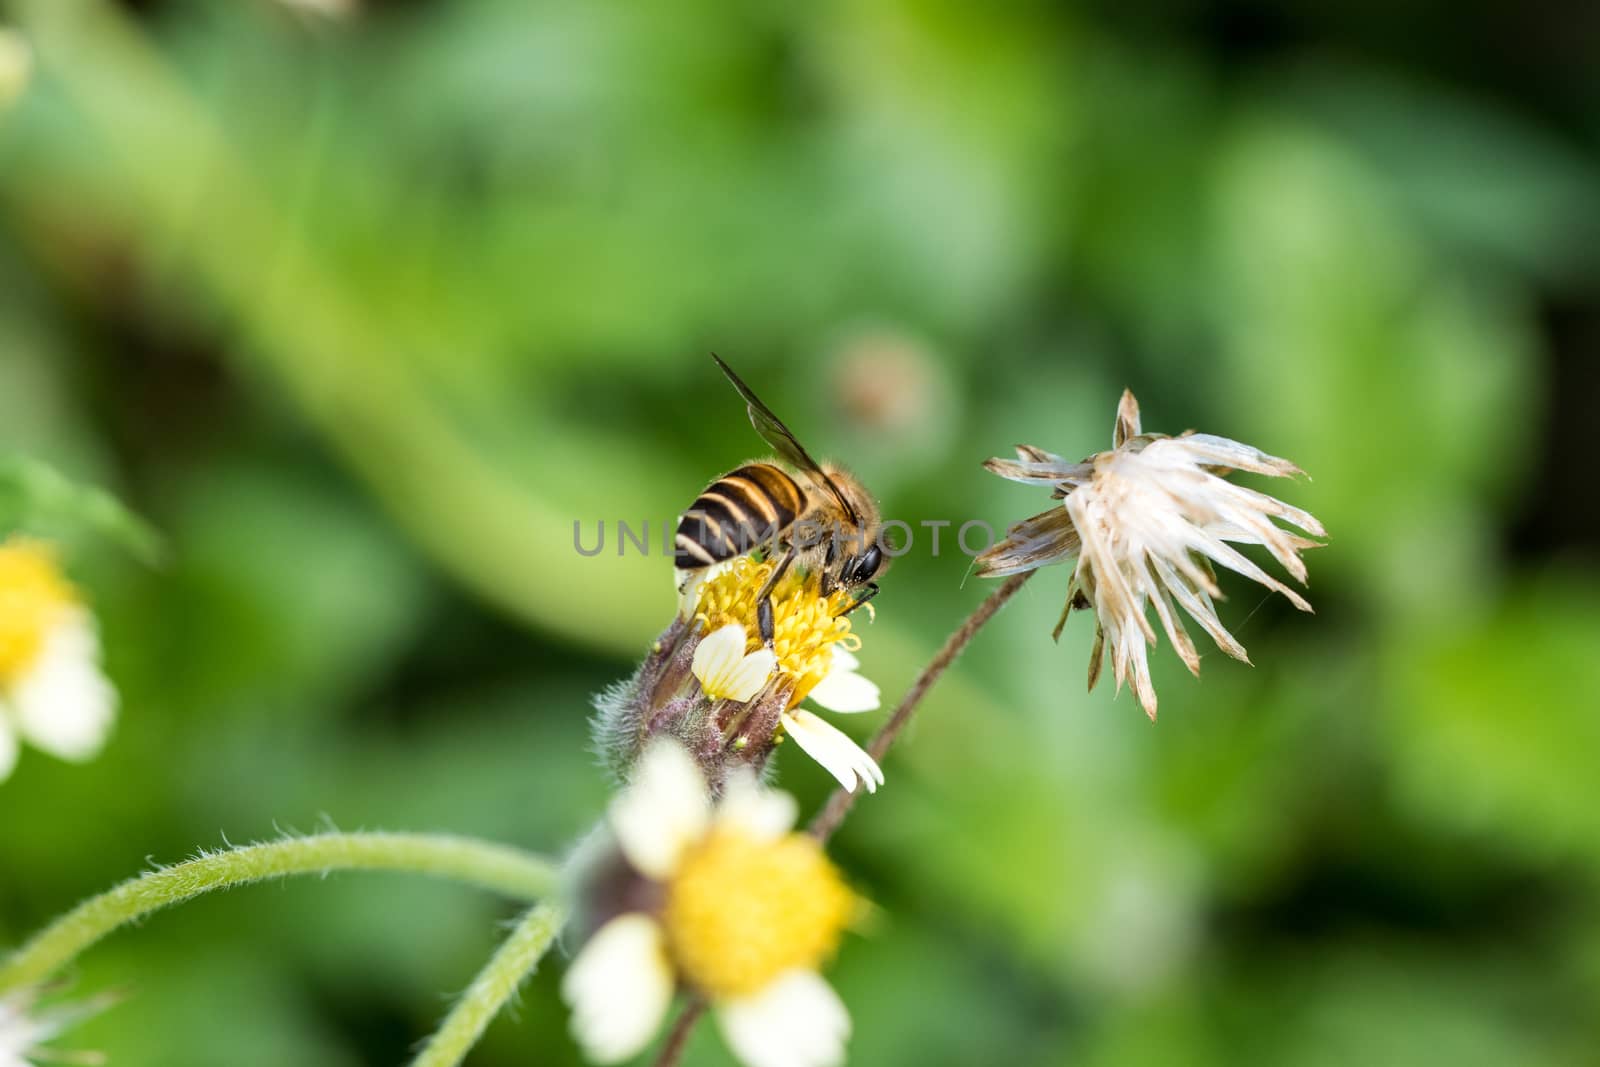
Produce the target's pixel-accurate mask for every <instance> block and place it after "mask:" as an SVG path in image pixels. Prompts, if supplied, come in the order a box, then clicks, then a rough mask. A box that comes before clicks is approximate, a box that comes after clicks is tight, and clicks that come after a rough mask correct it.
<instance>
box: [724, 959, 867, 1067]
mask: <svg viewBox="0 0 1600 1067" xmlns="http://www.w3.org/2000/svg"><path fill="white" fill-rule="evenodd" d="M717 1026H718V1028H719V1029H720V1030H721V1031H722V1037H723V1040H725V1041H727V1043H728V1047H729V1048H731V1049H732V1050H733V1053H734V1055H735V1056H737V1057H738V1059H739V1060H740V1062H742V1063H743V1064H745V1067H838V1065H839V1064H842V1063H843V1062H844V1046H845V1041H846V1040H847V1039H848V1038H849V1037H850V1013H849V1012H848V1011H847V1010H846V1009H845V1006H844V1002H843V1001H842V1000H840V999H839V994H837V993H835V992H834V991H833V987H832V986H830V985H828V983H827V982H824V981H823V980H822V979H821V978H820V977H818V976H817V975H816V973H815V972H813V971H790V972H789V973H788V974H784V975H780V976H779V977H777V978H775V979H773V981H772V982H771V983H769V984H768V985H767V987H766V988H765V989H763V990H761V991H760V992H758V993H754V994H752V995H750V996H748V997H740V998H738V999H735V1000H727V1001H723V1002H721V1003H720V1004H718V1005H717Z"/></svg>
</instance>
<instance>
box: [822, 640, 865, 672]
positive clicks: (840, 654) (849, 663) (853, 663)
mask: <svg viewBox="0 0 1600 1067" xmlns="http://www.w3.org/2000/svg"><path fill="white" fill-rule="evenodd" d="M828 648H829V650H830V651H831V652H832V653H833V666H832V667H830V668H829V670H835V671H853V670H856V669H857V668H859V667H860V666H861V661H860V660H859V659H857V658H856V654H855V653H854V652H851V651H850V650H849V649H848V648H845V647H844V646H843V645H841V644H837V643H835V644H832V645H829V646H828Z"/></svg>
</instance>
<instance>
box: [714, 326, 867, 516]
mask: <svg viewBox="0 0 1600 1067" xmlns="http://www.w3.org/2000/svg"><path fill="white" fill-rule="evenodd" d="M711 358H712V359H714V360H716V361H717V366H719V367H721V368H722V373H723V374H726V375H727V376H728V381H730V382H732V383H733V387H734V388H735V389H737V390H739V395H740V396H742V397H744V401H745V403H746V404H747V405H748V406H749V409H750V425H752V426H754V427H755V428H756V433H758V434H760V435H761V439H762V440H764V441H766V442H767V444H769V445H771V446H772V447H773V448H775V449H777V450H778V455H780V456H782V457H783V458H784V459H786V460H788V461H789V462H790V463H793V464H794V465H795V466H796V467H798V468H800V469H801V470H803V471H805V472H806V473H807V474H809V475H810V476H811V477H813V478H815V479H816V480H817V481H819V482H821V483H822V484H823V485H825V486H827V487H828V491H829V492H830V493H832V494H833V498H834V499H835V500H837V501H838V502H839V506H840V507H841V508H843V509H844V513H845V514H846V515H848V516H849V517H850V521H851V522H853V523H859V522H860V521H861V518H860V516H858V515H857V514H856V509H855V508H853V507H851V506H850V501H848V500H846V499H845V497H844V494H843V493H841V492H840V491H839V487H838V486H837V485H834V484H833V479H832V478H830V477H828V476H827V474H826V473H824V472H823V470H822V467H821V465H819V464H818V463H817V461H816V460H814V459H812V458H811V453H809V452H807V451H806V450H805V446H804V445H802V444H801V443H800V442H799V441H797V440H796V439H795V436H794V434H792V433H790V432H789V427H787V426H785V425H784V424H783V421H782V420H781V419H779V418H778V416H776V415H774V414H773V413H772V409H771V408H769V407H767V405H765V404H763V403H762V402H761V398H760V397H758V396H756V394H755V393H753V392H751V391H750V387H749V386H748V385H746V384H744V381H743V380H742V379H741V378H740V377H739V376H738V375H737V374H735V373H733V368H732V367H730V366H728V365H727V364H726V363H724V362H723V361H722V357H721V356H719V355H717V354H716V353H715V352H713V353H711Z"/></svg>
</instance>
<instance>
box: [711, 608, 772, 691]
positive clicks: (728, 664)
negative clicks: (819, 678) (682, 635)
mask: <svg viewBox="0 0 1600 1067" xmlns="http://www.w3.org/2000/svg"><path fill="white" fill-rule="evenodd" d="M747 643H748V635H747V634H746V632H745V628H744V627H743V626H741V625H740V624H739V623H736V622H730V623H728V625H726V626H724V627H722V628H720V629H718V630H717V631H715V632H714V633H710V634H707V635H706V636H705V638H704V639H703V640H702V641H701V642H700V644H699V645H697V646H696V647H695V650H694V662H693V663H692V664H691V665H690V670H692V671H693V672H694V676H695V678H697V679H699V681H700V688H701V689H704V690H705V692H706V695H707V696H709V697H711V698H712V699H714V700H738V701H745V700H749V699H750V698H751V697H753V696H755V695H756V694H757V693H759V692H760V691H761V687H762V686H764V685H766V684H767V679H768V678H771V677H772V672H773V670H774V669H775V668H776V667H777V665H778V658H777V656H776V655H775V654H774V653H773V651H772V650H771V649H770V648H758V649H756V650H755V651H754V652H752V653H750V654H749V655H748V656H747V655H745V653H744V649H745V645H746V644H747Z"/></svg>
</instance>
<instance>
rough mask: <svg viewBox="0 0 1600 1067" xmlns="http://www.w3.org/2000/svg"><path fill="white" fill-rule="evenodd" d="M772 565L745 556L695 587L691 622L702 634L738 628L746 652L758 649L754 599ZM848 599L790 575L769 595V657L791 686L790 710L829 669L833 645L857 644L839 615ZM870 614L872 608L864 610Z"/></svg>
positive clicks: (847, 646)
mask: <svg viewBox="0 0 1600 1067" xmlns="http://www.w3.org/2000/svg"><path fill="white" fill-rule="evenodd" d="M774 566H775V564H773V563H771V562H760V563H758V562H756V561H755V560H752V559H750V558H749V557H748V556H741V557H740V558H738V559H736V560H734V561H733V563H732V565H731V566H729V567H728V568H727V569H726V570H724V571H722V573H720V574H718V575H717V576H716V577H714V578H712V579H710V580H709V581H707V582H705V583H704V584H702V585H701V586H700V591H699V595H698V598H697V599H696V602H695V616H694V617H695V621H696V622H697V623H699V625H700V632H701V633H711V632H712V631H714V630H717V629H719V628H721V627H723V626H726V625H727V624H728V623H730V622H737V623H739V624H740V625H742V626H743V627H744V631H745V633H746V634H748V635H749V642H748V645H747V647H746V648H745V651H746V652H747V653H748V652H754V651H755V650H756V649H758V648H760V647H761V631H760V627H759V624H758V620H757V618H756V594H758V593H760V592H761V587H762V586H764V585H766V584H767V578H768V577H770V576H771V574H772V568H773V567H774ZM850 604H851V597H850V594H849V593H848V592H847V591H845V590H843V589H835V590H834V591H833V592H832V593H830V594H829V595H827V596H823V595H822V593H821V582H820V581H819V580H818V579H817V577H816V576H815V575H801V574H798V573H796V571H795V570H793V569H791V570H790V571H789V573H788V574H786V575H784V576H783V578H782V579H781V580H780V581H779V582H778V584H777V585H776V586H774V587H773V589H772V651H773V652H774V653H776V654H777V657H778V670H779V671H781V672H782V673H783V674H785V675H788V676H789V677H790V678H791V679H793V682H794V692H793V694H792V695H791V696H790V697H789V706H790V707H794V706H795V705H796V704H799V703H800V701H802V700H804V699H805V697H806V694H807V693H809V692H811V690H812V688H813V687H814V686H815V685H816V684H817V683H818V682H820V681H822V679H823V676H824V675H826V674H827V673H828V669H829V668H830V667H831V666H832V665H833V649H832V648H831V647H830V646H832V645H834V644H838V645H840V646H841V647H843V648H845V649H847V650H848V651H851V652H854V651H855V650H856V649H858V648H860V647H861V638H860V637H859V636H857V635H856V634H853V633H851V632H850V620H849V619H848V618H846V617H845V616H844V615H842V614H841V613H842V612H843V611H845V610H846V609H847V608H849V607H850ZM867 607H868V610H871V605H870V604H869V605H867Z"/></svg>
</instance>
